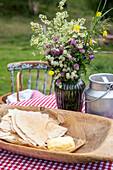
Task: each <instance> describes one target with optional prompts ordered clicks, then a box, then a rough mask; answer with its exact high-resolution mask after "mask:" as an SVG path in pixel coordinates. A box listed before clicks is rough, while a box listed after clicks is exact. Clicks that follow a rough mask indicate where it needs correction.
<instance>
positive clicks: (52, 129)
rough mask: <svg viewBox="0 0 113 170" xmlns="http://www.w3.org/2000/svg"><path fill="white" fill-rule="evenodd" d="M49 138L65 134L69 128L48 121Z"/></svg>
mask: <svg viewBox="0 0 113 170" xmlns="http://www.w3.org/2000/svg"><path fill="white" fill-rule="evenodd" d="M46 130H47V132H48V139H51V138H56V137H60V136H63V135H64V134H65V133H66V132H67V128H65V127H62V126H59V125H57V124H56V123H54V122H51V121H50V122H48V124H47V126H46Z"/></svg>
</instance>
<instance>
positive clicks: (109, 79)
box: [89, 73, 113, 85]
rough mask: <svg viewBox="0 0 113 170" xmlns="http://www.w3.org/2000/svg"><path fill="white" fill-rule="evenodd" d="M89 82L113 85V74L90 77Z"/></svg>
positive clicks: (99, 74)
mask: <svg viewBox="0 0 113 170" xmlns="http://www.w3.org/2000/svg"><path fill="white" fill-rule="evenodd" d="M89 81H91V82H93V83H99V84H103V85H104V84H111V83H112V84H113V74H110V73H98V74H93V75H91V76H89Z"/></svg>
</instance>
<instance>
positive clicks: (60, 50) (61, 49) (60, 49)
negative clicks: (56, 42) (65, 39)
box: [59, 46, 64, 54]
mask: <svg viewBox="0 0 113 170" xmlns="http://www.w3.org/2000/svg"><path fill="white" fill-rule="evenodd" d="M63 51H64V49H63V47H61V46H60V47H59V52H60V53H62V54H63Z"/></svg>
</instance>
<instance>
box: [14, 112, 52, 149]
mask: <svg viewBox="0 0 113 170" xmlns="http://www.w3.org/2000/svg"><path fill="white" fill-rule="evenodd" d="M15 121H16V124H17V126H18V127H19V128H20V129H21V131H22V132H23V133H24V134H25V135H26V136H27V137H29V138H30V139H32V140H33V141H34V142H35V143H36V144H38V145H39V146H43V145H44V144H45V142H46V140H47V138H48V134H47V131H46V124H47V123H48V121H49V120H48V119H45V118H42V117H35V119H34V117H32V116H28V115H25V114H23V113H19V114H16V115H15Z"/></svg>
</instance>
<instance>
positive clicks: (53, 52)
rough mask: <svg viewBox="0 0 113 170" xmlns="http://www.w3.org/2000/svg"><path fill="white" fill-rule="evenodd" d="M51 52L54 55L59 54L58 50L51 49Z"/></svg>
mask: <svg viewBox="0 0 113 170" xmlns="http://www.w3.org/2000/svg"><path fill="white" fill-rule="evenodd" d="M51 54H52V55H55V56H59V55H60V52H58V51H56V50H55V49H52V50H51Z"/></svg>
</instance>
